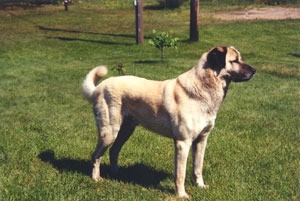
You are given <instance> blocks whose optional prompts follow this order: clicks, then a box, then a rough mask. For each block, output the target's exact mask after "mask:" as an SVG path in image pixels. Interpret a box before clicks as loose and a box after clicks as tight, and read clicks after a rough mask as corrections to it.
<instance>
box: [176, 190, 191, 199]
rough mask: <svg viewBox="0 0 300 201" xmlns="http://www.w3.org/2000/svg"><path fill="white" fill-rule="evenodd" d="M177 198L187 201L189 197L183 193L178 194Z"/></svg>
mask: <svg viewBox="0 0 300 201" xmlns="http://www.w3.org/2000/svg"><path fill="white" fill-rule="evenodd" d="M178 197H179V198H182V199H185V200H189V199H190V196H189V195H188V194H187V193H186V192H184V193H179V194H178Z"/></svg>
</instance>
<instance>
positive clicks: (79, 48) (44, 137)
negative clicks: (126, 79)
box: [0, 0, 300, 201]
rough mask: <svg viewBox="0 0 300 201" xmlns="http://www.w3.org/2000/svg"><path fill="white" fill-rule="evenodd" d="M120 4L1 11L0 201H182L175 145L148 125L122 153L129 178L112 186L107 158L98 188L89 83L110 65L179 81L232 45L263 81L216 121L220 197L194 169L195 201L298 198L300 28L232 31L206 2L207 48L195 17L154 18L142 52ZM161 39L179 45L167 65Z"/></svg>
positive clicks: (233, 99)
mask: <svg viewBox="0 0 300 201" xmlns="http://www.w3.org/2000/svg"><path fill="white" fill-rule="evenodd" d="M106 2H108V1H106ZM114 2H115V3H114ZM117 2H119V1H112V3H111V4H109V3H106V4H99V3H97V1H92V0H90V1H88V2H87V3H76V4H73V5H71V6H70V7H69V11H68V12H65V11H64V10H63V6H45V7H38V8H32V9H14V10H9V9H7V10H0V200H30V201H31V200H51V201H52V200H72V201H73V200H176V197H175V196H174V192H175V187H174V184H173V158H174V148H173V141H172V140H170V139H167V138H162V137H159V136H157V135H153V134H151V133H150V132H148V131H147V130H145V129H143V128H141V127H139V128H137V130H136V131H135V134H134V135H133V136H132V138H131V139H130V140H129V141H128V142H127V143H126V144H125V146H124V147H123V150H122V152H121V155H120V166H121V170H122V172H123V174H122V175H121V176H120V177H118V178H110V177H109V175H108V169H109V166H110V165H109V160H108V154H107V153H106V154H105V156H104V159H103V165H102V173H103V176H104V178H105V180H104V181H103V182H101V183H95V182H94V181H93V180H92V179H91V177H90V174H91V167H92V166H91V163H90V155H91V153H92V152H93V150H94V147H95V145H96V139H97V134H96V128H95V124H94V119H93V115H92V109H91V105H90V104H89V103H88V102H87V101H86V100H84V99H83V97H82V95H81V83H82V80H83V78H84V76H85V74H86V73H87V72H88V71H89V70H90V69H91V68H93V67H94V66H97V65H100V64H105V65H107V66H108V67H109V68H110V69H112V68H113V67H116V66H117V65H118V64H120V63H122V64H123V66H124V67H125V69H126V72H127V74H133V75H137V76H142V77H146V78H149V79H157V80H163V79H167V78H173V77H176V76H177V75H178V74H180V73H182V72H184V71H186V70H188V69H189V68H191V67H192V66H193V65H194V64H195V63H196V62H197V60H198V59H199V57H200V55H201V54H202V53H203V52H205V51H208V50H209V49H210V48H212V47H214V46H216V45H224V44H225V45H233V46H235V47H236V48H237V49H239V50H240V51H241V53H242V55H243V59H244V60H245V61H246V62H247V63H249V64H251V65H253V66H254V67H256V69H257V73H256V75H255V76H254V78H253V80H251V81H250V82H248V83H241V84H238V83H232V84H231V87H230V90H229V92H228V95H227V98H226V100H225V101H224V104H223V105H222V108H221V110H220V112H219V114H218V118H217V121H216V127H215V129H214V130H213V132H212V133H211V136H210V138H209V141H208V148H207V152H206V156H205V162H204V180H205V181H206V183H207V184H208V185H209V186H210V188H209V189H207V190H202V189H198V188H197V187H195V186H194V184H193V181H192V177H191V169H192V167H191V160H190V159H189V164H188V170H187V180H186V189H187V192H188V193H189V194H190V195H191V196H192V199H193V200H220V201H225V200H228V201H229V200H241V201H244V200H299V199H300V171H299V167H300V118H299V117H300V109H299V106H300V41H299V39H300V29H299V27H300V20H281V21H260V20H256V21H243V22H242V21H241V22H236V21H235V22H230V21H229V22H228V21H226V22H225V21H224V22H223V21H220V20H215V19H213V18H211V17H209V16H211V15H210V12H211V10H212V9H221V8H220V7H219V8H218V7H217V8H214V7H213V6H212V5H208V4H205V5H203V6H200V7H201V10H200V13H201V19H200V23H201V25H200V41H199V42H197V43H190V42H188V36H189V33H188V31H189V9H188V7H184V6H183V7H182V8H180V9H175V10H158V9H145V11H144V27H145V36H146V41H145V44H144V45H140V46H137V45H135V38H134V33H135V32H134V26H135V25H134V8H133V7H132V6H128V5H125V4H124V3H123V4H121V3H119V4H118V3H117ZM147 2H150V3H149V5H152V4H151V3H152V2H153V1H146V5H147ZM150 7H151V6H150ZM153 29H156V30H159V31H169V32H171V33H172V35H173V36H174V37H178V38H179V39H180V42H179V44H178V49H177V50H174V49H167V50H166V52H165V60H164V61H161V60H160V58H159V52H158V51H157V50H155V49H154V48H153V47H151V46H150V45H149V44H148V42H147V39H149V37H150V36H151V33H152V30H153ZM112 75H117V72H115V71H110V74H109V76H112Z"/></svg>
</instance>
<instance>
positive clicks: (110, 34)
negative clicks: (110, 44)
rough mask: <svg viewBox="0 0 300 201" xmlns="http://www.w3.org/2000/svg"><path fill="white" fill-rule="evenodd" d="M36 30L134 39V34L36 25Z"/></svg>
mask: <svg viewBox="0 0 300 201" xmlns="http://www.w3.org/2000/svg"><path fill="white" fill-rule="evenodd" d="M36 27H37V28H38V29H40V30H43V31H52V32H65V33H75V34H77V33H80V34H91V35H101V36H112V37H123V38H133V39H135V38H136V35H134V34H112V33H99V32H90V31H78V30H69V29H60V28H50V27H44V26H40V25H37V26H36ZM144 38H146V39H149V38H150V37H147V36H144Z"/></svg>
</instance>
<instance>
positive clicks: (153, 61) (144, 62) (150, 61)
mask: <svg viewBox="0 0 300 201" xmlns="http://www.w3.org/2000/svg"><path fill="white" fill-rule="evenodd" d="M163 62H164V61H162V60H137V61H134V63H136V64H158V63H163Z"/></svg>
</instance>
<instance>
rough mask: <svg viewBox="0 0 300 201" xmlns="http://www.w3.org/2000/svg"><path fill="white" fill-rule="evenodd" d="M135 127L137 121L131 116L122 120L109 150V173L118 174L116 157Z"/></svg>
mask: <svg viewBox="0 0 300 201" xmlns="http://www.w3.org/2000/svg"><path fill="white" fill-rule="evenodd" d="M136 125H137V121H136V120H135V119H134V118H133V117H132V116H126V117H125V118H124V120H123V123H122V126H121V129H120V131H119V133H118V136H117V139H116V141H115V142H114V144H113V146H112V147H111V148H110V150H109V157H110V165H111V173H112V174H113V175H116V174H118V170H119V169H118V157H119V153H120V151H121V149H122V146H123V145H124V144H125V142H126V141H127V140H128V139H129V137H130V136H131V134H132V133H133V132H134V129H135V127H136Z"/></svg>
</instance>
